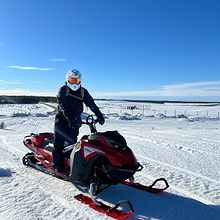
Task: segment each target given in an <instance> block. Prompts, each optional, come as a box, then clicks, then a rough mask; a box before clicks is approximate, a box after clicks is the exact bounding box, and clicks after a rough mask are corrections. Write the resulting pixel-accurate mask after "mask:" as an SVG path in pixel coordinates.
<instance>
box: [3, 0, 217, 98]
mask: <svg viewBox="0 0 220 220" xmlns="http://www.w3.org/2000/svg"><path fill="white" fill-rule="evenodd" d="M219 11H220V2H219V1H218V0H206V1H205V0H184V1H178V0H56V1H55V0H0V94H8V95H9V94H17V95H19V94H34V95H35V94H39V95H41V94H42V95H56V93H57V91H58V89H59V87H60V86H61V85H62V84H63V83H64V80H65V75H66V72H67V71H68V70H70V69H74V68H76V69H79V70H80V71H81V72H82V74H83V79H82V85H83V86H85V87H86V88H87V89H88V90H89V91H90V93H91V94H92V95H93V96H94V98H132V99H134V98H141V99H170V100H175V99H184V100H199V101H200V100H201V101H203V100H205V101H220V22H219V21H220V13H219Z"/></svg>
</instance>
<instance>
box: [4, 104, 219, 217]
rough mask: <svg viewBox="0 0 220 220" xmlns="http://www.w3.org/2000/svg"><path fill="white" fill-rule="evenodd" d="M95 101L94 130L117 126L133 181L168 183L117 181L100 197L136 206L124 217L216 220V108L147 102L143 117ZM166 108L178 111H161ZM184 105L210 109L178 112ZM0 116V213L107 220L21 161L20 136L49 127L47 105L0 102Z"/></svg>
mask: <svg viewBox="0 0 220 220" xmlns="http://www.w3.org/2000/svg"><path fill="white" fill-rule="evenodd" d="M97 103H98V105H99V106H100V107H101V110H102V111H103V112H104V113H106V123H105V125H104V126H99V125H98V126H97V128H98V130H99V131H105V130H116V129H117V130H118V131H119V132H120V133H121V134H122V135H123V136H124V137H125V138H126V140H127V143H128V145H129V146H130V147H131V148H132V150H133V151H134V153H135V155H136V157H137V159H138V161H139V162H140V163H141V164H142V165H143V166H144V169H143V170H142V171H141V172H139V173H137V174H136V175H135V177H136V181H138V182H142V183H144V184H150V183H152V181H153V180H154V179H156V178H159V177H165V178H166V179H167V181H168V183H169V185H170V188H168V189H167V190H166V192H164V193H162V194H160V195H153V194H150V193H146V192H142V191H139V190H137V189H131V188H129V187H126V186H123V185H121V184H119V185H116V186H112V187H110V188H109V189H107V190H106V191H105V192H103V193H101V194H100V198H101V199H103V200H104V201H108V202H110V203H115V202H117V201H118V200H122V199H126V200H130V201H131V203H132V204H133V206H134V209H135V214H134V215H133V216H132V217H131V218H130V219H141V220H145V219H166V220H168V219H169V220H189V219H191V220H195V219H196V220H197V219H199V220H201V219H202V220H203V219H204V220H206V219H209V220H218V219H220V169H219V167H220V117H218V112H220V107H219V106H202V107H201V106H192V105H188V106H186V105H178V109H177V106H176V105H171V104H169V105H152V106H151V110H156V111H152V112H153V113H157V112H159V110H160V114H157V115H154V116H153V115H151V116H150V115H147V114H146V115H145V116H143V115H142V114H141V111H140V112H134V111H133V112H132V114H133V115H132V114H131V112H130V110H127V111H126V110H124V111H123V112H122V111H121V108H119V106H121V104H120V103H118V102H104V101H102V102H97ZM186 107H187V108H186ZM168 108H169V109H170V110H172V111H173V112H174V110H175V109H177V110H178V111H179V112H182V113H181V114H180V115H178V114H175V115H171V116H166V114H163V112H164V113H166V111H165V110H167V109H168ZM186 109H187V112H189V111H194V112H197V111H200V109H203V110H204V111H205V112H207V111H210V112H213V115H212V116H209V115H208V114H207V115H205V116H204V117H198V114H194V116H192V115H184V112H185V111H186ZM157 110H158V111H157ZM136 113H137V115H136ZM175 113H176V112H175ZM214 113H215V114H214ZM1 122H4V124H5V129H0V196H1V199H0V219H3V220H8V219H10V220H12V219H13V220H14V219H16V220H17V219H25V220H36V219H37V220H49V219H67V220H68V219H71V220H72V219H74V220H75V219H83V220H84V219H111V218H110V217H106V216H105V215H103V214H101V213H99V212H96V211H94V210H91V209H90V208H89V207H88V206H86V205H83V204H81V203H80V202H78V201H76V200H74V198H73V197H74V195H77V194H79V193H80V192H79V191H78V190H77V189H76V188H74V186H73V185H72V184H71V183H69V182H66V181H63V180H60V179H57V178H55V177H52V176H49V175H46V174H44V173H41V172H38V171H36V170H33V169H31V168H28V167H25V166H24V165H23V164H22V162H21V159H22V157H23V155H24V154H26V153H27V152H28V149H26V148H25V147H24V145H23V143H22V141H23V137H24V136H25V135H28V134H30V133H38V132H45V131H48V132H51V131H53V123H54V112H53V109H52V108H50V107H49V106H45V105H43V104H36V105H0V123H1ZM86 133H89V129H88V128H87V127H86V126H83V127H81V129H80V135H79V138H80V137H81V136H82V135H83V134H86Z"/></svg>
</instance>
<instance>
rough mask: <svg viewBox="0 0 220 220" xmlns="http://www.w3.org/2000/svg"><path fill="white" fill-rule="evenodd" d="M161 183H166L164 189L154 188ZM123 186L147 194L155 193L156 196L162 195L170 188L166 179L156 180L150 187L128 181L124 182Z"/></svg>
mask: <svg viewBox="0 0 220 220" xmlns="http://www.w3.org/2000/svg"><path fill="white" fill-rule="evenodd" d="M159 181H162V182H164V183H165V187H164V188H155V187H154V186H155V185H156V183H158V182H159ZM122 184H124V185H126V186H130V187H133V188H136V189H140V190H143V191H145V192H149V193H154V194H158V193H161V192H163V191H164V190H166V189H167V188H168V187H169V184H168V182H167V180H166V179H165V178H159V179H156V180H155V181H154V182H153V183H152V184H151V185H150V186H146V185H142V184H140V183H134V182H131V181H128V180H125V181H123V182H122Z"/></svg>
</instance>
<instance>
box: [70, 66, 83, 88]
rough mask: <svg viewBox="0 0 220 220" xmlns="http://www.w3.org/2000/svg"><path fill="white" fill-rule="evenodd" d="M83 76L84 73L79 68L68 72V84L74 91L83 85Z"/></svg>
mask: <svg viewBox="0 0 220 220" xmlns="http://www.w3.org/2000/svg"><path fill="white" fill-rule="evenodd" d="M81 77H82V75H81V73H80V72H79V71H78V70H76V69H74V70H71V71H69V72H68V73H67V74H66V85H67V86H68V87H69V88H70V89H72V90H73V91H76V90H78V89H79V88H80V86H81Z"/></svg>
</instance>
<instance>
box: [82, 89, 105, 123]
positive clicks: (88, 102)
mask: <svg viewBox="0 0 220 220" xmlns="http://www.w3.org/2000/svg"><path fill="white" fill-rule="evenodd" d="M84 103H85V104H86V106H88V107H89V108H90V109H91V111H92V112H93V113H94V114H95V115H96V117H97V120H98V122H99V123H100V124H101V125H103V124H104V123H105V119H104V117H103V115H102V113H101V111H100V110H99V107H98V106H97V105H96V104H95V102H94V99H93V98H92V96H91V95H90V94H89V92H88V91H87V89H85V91H84Z"/></svg>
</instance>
